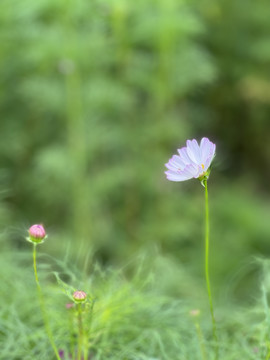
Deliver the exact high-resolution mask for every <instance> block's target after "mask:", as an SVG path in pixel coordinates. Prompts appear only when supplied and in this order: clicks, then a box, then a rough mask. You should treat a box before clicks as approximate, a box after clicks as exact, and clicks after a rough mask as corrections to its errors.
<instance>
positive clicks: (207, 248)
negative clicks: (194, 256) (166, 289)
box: [203, 180, 218, 360]
mask: <svg viewBox="0 0 270 360" xmlns="http://www.w3.org/2000/svg"><path fill="white" fill-rule="evenodd" d="M203 185H204V189H205V279H206V286H207V292H208V298H209V305H210V313H211V318H212V328H213V338H214V341H215V350H216V354H215V359H216V360H217V359H218V338H217V327H216V321H215V317H214V308H213V301H212V294H211V286H210V277H209V207H208V189H207V180H204V182H203Z"/></svg>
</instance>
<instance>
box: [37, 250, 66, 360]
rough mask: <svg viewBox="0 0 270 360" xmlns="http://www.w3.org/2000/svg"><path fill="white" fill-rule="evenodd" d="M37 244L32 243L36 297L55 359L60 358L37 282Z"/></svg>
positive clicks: (59, 359)
mask: <svg viewBox="0 0 270 360" xmlns="http://www.w3.org/2000/svg"><path fill="white" fill-rule="evenodd" d="M36 247H37V244H33V267H34V273H35V280H36V284H37V290H38V298H39V304H40V308H41V312H42V316H43V321H44V325H45V329H46V332H47V335H48V338H49V340H50V343H51V346H52V348H53V350H54V353H55V356H56V358H57V360H61V358H60V356H59V353H58V350H57V347H56V345H55V342H54V340H53V336H52V332H51V328H50V325H49V321H48V318H47V313H46V309H45V303H44V296H43V293H42V290H41V287H40V284H39V280H38V274H37V261H36V258H37V250H36Z"/></svg>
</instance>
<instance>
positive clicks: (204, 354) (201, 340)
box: [194, 321, 207, 360]
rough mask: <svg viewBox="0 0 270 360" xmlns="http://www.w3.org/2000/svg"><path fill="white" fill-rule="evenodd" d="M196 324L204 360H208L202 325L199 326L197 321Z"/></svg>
mask: <svg viewBox="0 0 270 360" xmlns="http://www.w3.org/2000/svg"><path fill="white" fill-rule="evenodd" d="M194 323H195V328H196V332H197V337H198V341H199V344H200V351H201V357H202V360H207V357H206V351H205V346H204V338H203V334H202V330H201V327H200V324H199V322H198V321H195V322H194Z"/></svg>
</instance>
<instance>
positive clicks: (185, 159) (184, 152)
mask: <svg viewBox="0 0 270 360" xmlns="http://www.w3.org/2000/svg"><path fill="white" fill-rule="evenodd" d="M177 151H178V153H179V156H180V158H181V160H182V161H183V162H184V163H185V164H186V165H188V164H191V163H193V161H192V160H191V159H190V157H189V156H188V153H187V148H186V147H182V148H181V149H178V150H177Z"/></svg>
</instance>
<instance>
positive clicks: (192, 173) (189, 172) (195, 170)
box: [183, 164, 200, 178]
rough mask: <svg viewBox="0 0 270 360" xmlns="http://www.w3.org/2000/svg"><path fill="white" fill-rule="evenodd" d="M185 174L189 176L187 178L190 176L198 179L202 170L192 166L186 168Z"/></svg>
mask: <svg viewBox="0 0 270 360" xmlns="http://www.w3.org/2000/svg"><path fill="white" fill-rule="evenodd" d="M183 173H185V174H187V176H190V178H192V177H193V178H197V177H198V176H199V174H200V169H199V166H198V165H195V164H190V165H187V166H186V167H185V169H184V170H183Z"/></svg>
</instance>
